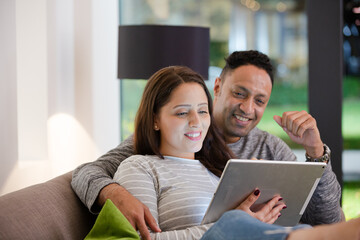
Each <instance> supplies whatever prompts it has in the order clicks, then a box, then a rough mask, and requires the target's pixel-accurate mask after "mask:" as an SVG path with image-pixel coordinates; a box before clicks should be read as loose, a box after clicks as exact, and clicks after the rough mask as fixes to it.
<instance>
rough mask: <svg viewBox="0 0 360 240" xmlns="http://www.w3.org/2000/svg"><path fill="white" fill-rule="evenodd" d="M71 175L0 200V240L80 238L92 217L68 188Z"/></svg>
mask: <svg viewBox="0 0 360 240" xmlns="http://www.w3.org/2000/svg"><path fill="white" fill-rule="evenodd" d="M71 177H72V173H71V172H69V173H66V174H64V175H61V176H59V177H56V178H54V179H52V180H50V181H48V182H45V183H41V184H37V185H33V186H31V187H27V188H24V189H21V190H19V191H16V192H12V193H9V194H6V195H4V196H1V197H0V239H84V237H85V236H86V235H87V233H88V232H89V231H90V229H91V227H92V226H93V224H94V222H95V219H96V216H95V215H92V214H91V213H90V212H89V210H88V209H87V208H86V207H85V206H84V205H83V204H82V202H81V201H80V200H79V198H78V197H77V196H76V194H75V193H74V191H73V190H72V188H71V185H70V182H71Z"/></svg>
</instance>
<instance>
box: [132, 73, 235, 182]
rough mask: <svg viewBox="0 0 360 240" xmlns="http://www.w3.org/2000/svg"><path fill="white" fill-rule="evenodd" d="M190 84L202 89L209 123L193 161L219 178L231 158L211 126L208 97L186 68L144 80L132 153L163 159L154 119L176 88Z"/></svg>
mask: <svg viewBox="0 0 360 240" xmlns="http://www.w3.org/2000/svg"><path fill="white" fill-rule="evenodd" d="M192 82H194V83H198V84H199V85H200V86H201V87H202V88H203V89H204V91H205V94H206V97H207V99H208V106H209V114H210V120H211V123H210V126H209V129H208V132H207V134H206V136H205V139H204V142H203V146H202V148H201V150H200V151H199V152H197V153H195V158H196V159H198V160H199V161H200V162H201V163H202V164H203V165H204V166H205V167H206V168H208V169H209V170H210V171H211V172H212V173H214V174H215V175H217V176H220V175H221V173H222V171H223V169H224V167H225V164H226V162H227V160H229V159H230V158H233V154H232V152H231V151H230V149H229V148H228V147H227V145H226V143H225V141H224V138H223V137H222V135H221V133H220V132H219V129H218V128H217V126H216V124H215V121H214V118H213V114H212V99H211V95H210V93H209V90H208V89H207V87H206V85H205V82H204V80H203V78H202V77H201V76H200V75H199V74H198V73H196V72H194V71H193V70H191V69H190V68H188V67H184V66H170V67H166V68H163V69H160V70H159V71H157V72H156V73H154V75H152V76H151V77H150V79H149V80H148V82H147V84H146V86H145V90H144V93H143V95H142V98H141V102H140V106H139V109H138V111H137V114H136V118H135V133H134V146H135V153H136V154H142V155H145V154H149V155H157V156H159V157H160V158H164V157H163V156H162V154H161V153H160V132H159V131H155V130H154V118H155V116H156V115H157V114H158V113H159V111H160V109H161V108H162V107H163V106H164V105H165V104H167V103H168V102H169V101H170V97H171V93H172V92H173V91H174V90H175V89H176V88H177V87H178V86H180V85H181V84H183V83H192Z"/></svg>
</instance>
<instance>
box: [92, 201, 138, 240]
mask: <svg viewBox="0 0 360 240" xmlns="http://www.w3.org/2000/svg"><path fill="white" fill-rule="evenodd" d="M85 239H86V240H94V239H96V240H98V239H123V240H133V239H138V240H139V239H140V237H139V235H138V233H137V232H136V231H135V229H134V228H133V226H132V225H131V224H130V223H129V221H128V220H127V219H126V218H125V217H124V215H123V214H122V213H121V212H120V210H119V209H118V208H117V207H116V206H115V205H114V204H113V202H112V201H111V200H110V199H108V200H106V202H105V204H104V206H103V208H102V209H101V211H100V213H99V216H98V217H97V219H96V221H95V224H94V226H93V228H92V229H91V230H90V232H89V234H88V235H87V236H86V238H85Z"/></svg>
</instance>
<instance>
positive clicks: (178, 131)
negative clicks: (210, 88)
mask: <svg viewBox="0 0 360 240" xmlns="http://www.w3.org/2000/svg"><path fill="white" fill-rule="evenodd" d="M209 125H210V115H209V106H208V99H207V97H206V93H205V91H204V89H203V88H202V86H201V85H200V84H198V83H183V84H181V85H179V86H178V87H177V88H176V89H175V90H173V92H172V93H171V95H170V101H169V102H168V103H167V104H166V105H164V106H163V107H162V108H161V109H160V111H159V113H158V115H157V116H156V117H155V126H154V128H155V129H156V130H159V131H160V153H161V154H162V155H165V156H174V157H182V158H189V159H194V156H195V152H198V151H200V149H201V147H202V143H203V141H204V138H205V136H206V133H207V131H208V128H209Z"/></svg>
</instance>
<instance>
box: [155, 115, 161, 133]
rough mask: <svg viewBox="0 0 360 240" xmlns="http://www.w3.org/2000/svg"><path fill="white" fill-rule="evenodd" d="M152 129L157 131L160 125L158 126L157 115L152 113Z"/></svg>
mask: <svg viewBox="0 0 360 240" xmlns="http://www.w3.org/2000/svg"><path fill="white" fill-rule="evenodd" d="M154 130H155V131H159V130H160V127H159V120H158V117H157V116H156V115H154Z"/></svg>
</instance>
